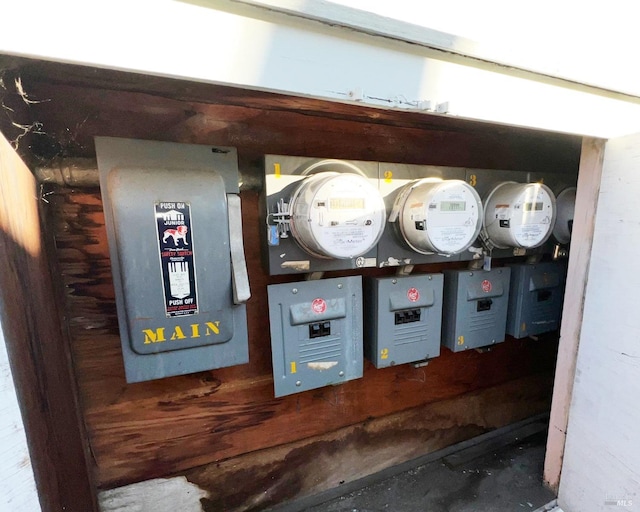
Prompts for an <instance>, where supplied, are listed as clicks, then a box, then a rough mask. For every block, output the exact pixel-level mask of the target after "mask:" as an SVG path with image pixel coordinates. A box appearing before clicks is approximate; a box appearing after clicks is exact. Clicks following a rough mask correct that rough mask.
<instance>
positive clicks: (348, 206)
mask: <svg viewBox="0 0 640 512" xmlns="http://www.w3.org/2000/svg"><path fill="white" fill-rule="evenodd" d="M329 208H331V209H332V210H362V209H364V208H365V200H364V198H363V197H333V198H331V200H330V201H329Z"/></svg>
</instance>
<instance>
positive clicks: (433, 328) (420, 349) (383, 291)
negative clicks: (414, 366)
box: [365, 274, 444, 368]
mask: <svg viewBox="0 0 640 512" xmlns="http://www.w3.org/2000/svg"><path fill="white" fill-rule="evenodd" d="M443 281H444V276H443V275H442V274H423V275H419V274H416V275H410V276H406V277H382V278H367V279H365V319H366V320H365V356H366V357H367V359H369V360H370V361H371V362H372V363H373V364H374V365H375V367H376V368H385V367H387V366H393V365H396V364H403V363H411V362H415V361H424V360H426V359H431V358H434V357H437V356H439V355H440V329H441V327H442V287H443Z"/></svg>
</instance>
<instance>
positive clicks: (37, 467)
mask: <svg viewBox="0 0 640 512" xmlns="http://www.w3.org/2000/svg"><path fill="white" fill-rule="evenodd" d="M37 195H38V194H37V185H36V183H35V180H34V178H33V176H32V174H31V172H30V171H29V169H28V168H27V166H26V165H25V164H24V162H22V160H21V159H20V158H19V157H18V155H17V154H16V152H15V151H14V149H13V148H12V147H11V145H10V144H9V142H8V141H7V140H6V139H5V138H4V136H2V135H1V134H0V261H1V262H2V272H0V318H1V321H2V327H3V331H4V335H5V340H6V343H7V352H8V354H9V361H10V365H11V370H12V372H13V376H14V380H15V384H16V391H17V395H18V398H19V402H20V408H21V412H22V416H23V418H24V423H25V429H26V435H27V440H28V442H29V449H30V454H31V460H32V464H33V469H34V475H35V479H36V484H37V487H38V492H39V495H40V503H41V506H42V510H43V511H44V512H49V511H51V512H53V511H56V512H57V511H61V510H64V511H66V512H87V511H91V510H97V505H96V500H95V496H94V488H93V485H92V478H91V471H90V467H89V463H88V456H87V455H88V453H87V450H86V443H85V439H86V438H85V432H84V429H83V426H82V422H81V420H80V415H79V406H78V403H77V401H76V384H75V380H74V377H73V375H72V371H71V358H70V353H69V347H68V343H67V340H66V339H65V337H64V335H63V330H62V327H61V322H60V317H59V310H58V307H57V305H58V303H59V300H58V298H57V296H56V294H55V292H54V287H53V284H52V279H51V274H50V268H49V264H48V260H47V256H46V254H45V252H46V251H45V249H44V244H43V237H42V232H41V223H40V219H39V205H38V198H37Z"/></svg>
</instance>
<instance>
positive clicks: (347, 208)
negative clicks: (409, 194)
mask: <svg viewBox="0 0 640 512" xmlns="http://www.w3.org/2000/svg"><path fill="white" fill-rule="evenodd" d="M289 214H290V228H291V234H292V235H293V237H294V239H295V240H296V241H297V242H298V244H299V245H300V246H301V247H302V249H304V250H305V251H306V252H307V253H309V254H311V255H312V256H316V257H318V258H335V259H350V258H356V257H358V256H361V255H363V254H365V253H366V252H368V251H369V250H371V249H372V248H373V247H374V246H375V245H376V243H377V242H378V240H379V239H380V236H381V235H382V231H383V230H384V224H385V220H386V211H385V206H384V200H383V199H382V197H381V195H380V193H379V192H378V189H377V188H376V187H374V186H373V185H372V184H371V183H370V182H369V180H368V179H367V178H365V177H364V176H361V175H359V174H353V173H339V172H320V173H318V174H312V175H310V176H309V177H307V178H305V179H304V180H303V181H302V183H301V184H300V185H299V186H298V188H297V189H296V190H295V192H294V193H293V195H292V196H291V200H290V203H289Z"/></svg>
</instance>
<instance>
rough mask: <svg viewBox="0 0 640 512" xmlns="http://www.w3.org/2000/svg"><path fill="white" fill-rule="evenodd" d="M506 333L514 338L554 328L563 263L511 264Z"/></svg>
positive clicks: (559, 310)
mask: <svg viewBox="0 0 640 512" xmlns="http://www.w3.org/2000/svg"><path fill="white" fill-rule="evenodd" d="M510 268H511V290H510V292H509V297H510V299H509V311H508V314H507V334H510V335H511V336H513V337H514V338H525V337H527V336H535V335H536V334H542V333H544V332H549V331H555V330H556V329H558V326H559V324H560V315H561V313H562V302H563V300H564V284H565V279H566V272H567V270H566V263H565V262H564V261H553V262H548V263H537V264H535V265H525V264H523V265H510Z"/></svg>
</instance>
